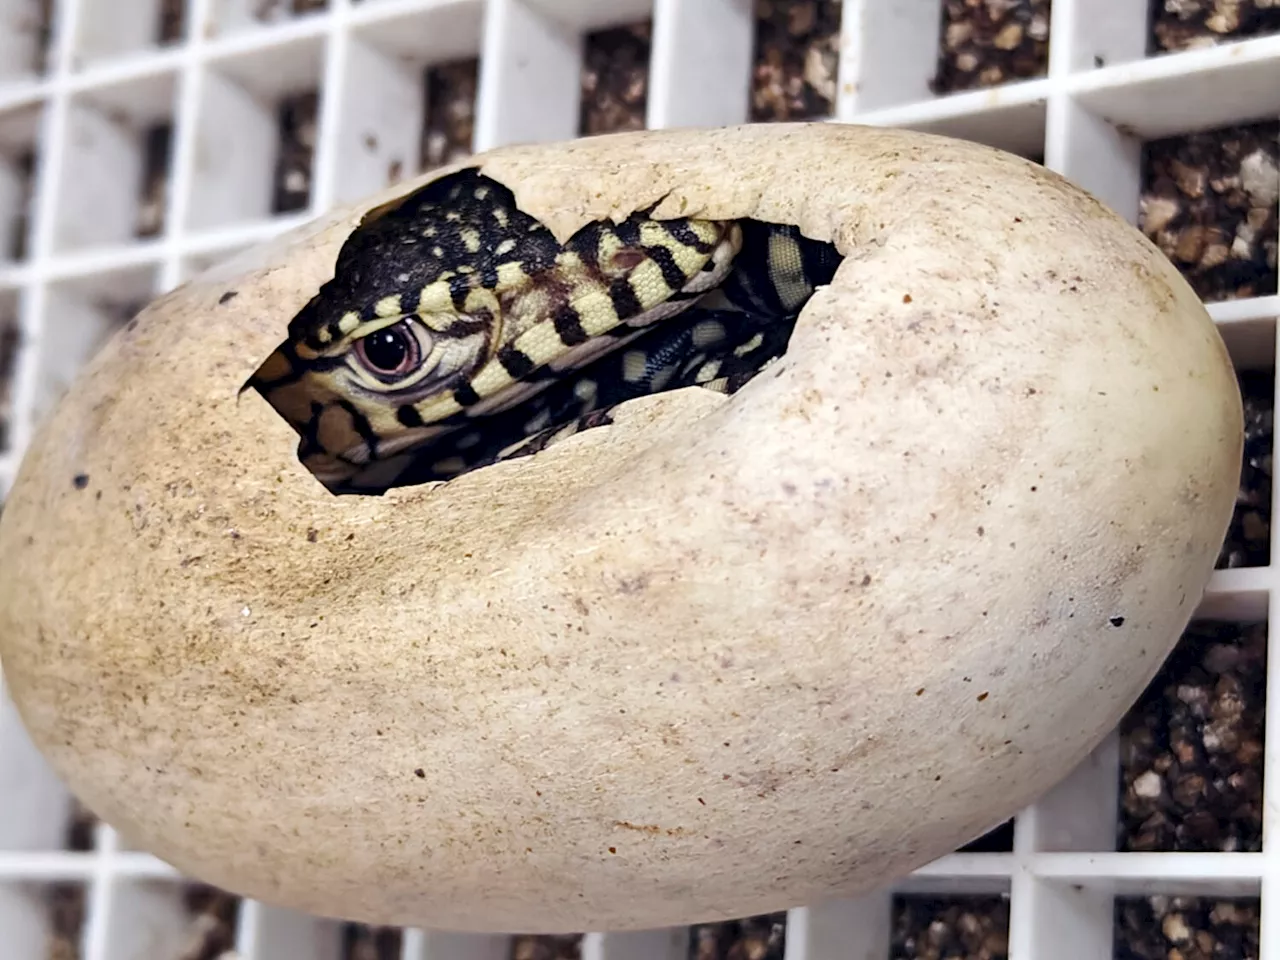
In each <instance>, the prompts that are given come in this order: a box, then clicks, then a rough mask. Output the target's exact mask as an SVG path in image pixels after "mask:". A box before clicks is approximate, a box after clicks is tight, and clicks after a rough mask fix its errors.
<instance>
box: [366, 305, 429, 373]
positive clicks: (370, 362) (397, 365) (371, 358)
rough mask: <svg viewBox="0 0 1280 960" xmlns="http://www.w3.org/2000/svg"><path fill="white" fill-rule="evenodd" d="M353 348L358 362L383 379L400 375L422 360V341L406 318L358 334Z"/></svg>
mask: <svg viewBox="0 0 1280 960" xmlns="http://www.w3.org/2000/svg"><path fill="white" fill-rule="evenodd" d="M354 349H355V355H356V358H357V359H358V360H359V361H360V363H361V365H363V366H364V368H365V369H366V370H368V371H369V372H370V373H371V374H373V375H374V376H375V377H377V378H378V379H379V380H382V381H384V382H390V381H393V380H399V379H402V378H403V377H406V376H408V375H409V374H411V373H413V372H414V371H415V370H417V369H418V367H419V366H420V365H421V364H422V353H423V351H422V345H421V343H419V341H418V338H417V336H415V335H414V332H413V331H412V330H411V329H410V328H409V323H408V321H406V320H401V321H400V322H399V323H397V324H395V325H393V326H390V327H384V328H382V329H381V330H375V331H374V332H373V333H371V334H368V335H367V336H364V337H361V338H360V339H359V340H357V341H356V342H355V345H354Z"/></svg>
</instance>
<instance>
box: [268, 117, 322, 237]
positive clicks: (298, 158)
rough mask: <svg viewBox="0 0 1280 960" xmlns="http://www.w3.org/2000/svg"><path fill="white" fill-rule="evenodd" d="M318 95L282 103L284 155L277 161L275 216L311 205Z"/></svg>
mask: <svg viewBox="0 0 1280 960" xmlns="http://www.w3.org/2000/svg"><path fill="white" fill-rule="evenodd" d="M319 106H320V96H319V94H317V93H303V94H299V95H297V96H293V97H288V98H286V99H284V100H282V101H281V102H280V107H279V118H280V121H279V122H280V153H279V157H278V159H277V160H276V178H275V180H276V182H275V197H274V199H273V202H272V212H273V213H293V212H295V211H297V210H304V209H306V207H307V205H308V204H309V203H310V202H311V159H312V157H313V155H314V154H315V149H316V115H317V111H318V109H319Z"/></svg>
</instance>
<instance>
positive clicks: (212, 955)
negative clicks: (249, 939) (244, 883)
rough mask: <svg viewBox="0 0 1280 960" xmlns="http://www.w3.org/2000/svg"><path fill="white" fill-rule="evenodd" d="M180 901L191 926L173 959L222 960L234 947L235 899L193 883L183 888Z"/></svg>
mask: <svg viewBox="0 0 1280 960" xmlns="http://www.w3.org/2000/svg"><path fill="white" fill-rule="evenodd" d="M183 899H184V900H185V901H186V907H187V913H188V914H189V915H190V918H191V923H190V928H189V930H188V932H187V938H186V942H185V943H183V945H182V947H181V949H180V950H179V951H178V955H177V956H176V957H175V958H174V960H223V958H224V957H225V956H226V954H227V952H228V951H230V950H233V949H234V948H235V945H236V918H237V916H238V915H239V912H240V900H239V898H238V897H235V896H233V895H231V894H229V893H227V892H225V891H223V890H218V889H215V888H214V887H208V886H204V885H202V884H197V885H195V886H191V887H188V888H187V890H186V892H185V895H184V898H183ZM156 960H160V958H156Z"/></svg>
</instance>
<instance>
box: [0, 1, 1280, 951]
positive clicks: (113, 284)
mask: <svg viewBox="0 0 1280 960" xmlns="http://www.w3.org/2000/svg"><path fill="white" fill-rule="evenodd" d="M941 3H942V0H895V2H894V3H892V4H889V3H885V2H884V0H843V4H842V32H841V39H840V44H839V49H840V55H841V56H840V65H839V72H838V77H837V85H836V87H837V92H836V97H835V110H834V116H833V117H832V119H833V120H835V121H837V122H839V121H854V122H861V123H871V124H880V125H888V126H900V127H907V128H912V129H919V130H929V131H935V132H940V133H945V134H950V135H954V136H960V137H964V138H968V139H973V140H978V141H982V142H986V143H990V144H992V145H995V146H1000V147H1003V148H1006V149H1010V150H1013V151H1015V152H1018V153H1022V154H1024V155H1028V156H1037V157H1038V156H1042V157H1043V162H1044V163H1045V165H1046V166H1048V167H1049V168H1051V169H1054V170H1057V171H1059V172H1061V173H1063V174H1065V175H1066V176H1068V177H1070V178H1071V179H1073V180H1075V181H1076V182H1078V183H1080V184H1081V185H1083V186H1084V187H1086V188H1088V189H1090V190H1092V191H1093V192H1095V193H1096V194H1097V195H1098V196H1099V197H1100V198H1101V199H1103V200H1104V201H1105V202H1107V203H1109V204H1111V205H1112V206H1114V207H1115V208H1116V209H1117V210H1119V211H1120V212H1121V213H1122V214H1124V215H1125V216H1127V217H1129V218H1130V219H1131V220H1134V221H1136V220H1137V217H1138V196H1139V185H1140V167H1139V164H1140V157H1141V143H1142V142H1143V141H1146V140H1151V139H1156V138H1160V137H1164V136H1170V135H1175V134H1187V133H1192V132H1196V131H1202V130H1210V129H1216V128H1221V127H1224V126H1227V125H1229V124H1233V123H1238V122H1258V121H1265V120H1274V119H1277V118H1280V35H1274V36H1265V37H1258V38H1251V39H1243V40H1239V41H1235V42H1231V43H1229V44H1226V45H1223V46H1219V47H1213V48H1208V49H1199V50H1190V51H1187V52H1181V53H1172V54H1162V55H1158V56H1153V55H1149V54H1148V51H1147V49H1146V37H1147V17H1148V4H1147V2H1146V0H1056V2H1055V3H1054V4H1053V7H1052V15H1051V24H1050V28H1051V32H1050V56H1049V63H1048V69H1047V72H1046V74H1045V76H1043V77H1040V78H1033V79H1027V80H1022V81H1017V82H1010V83H1006V84H1004V85H1001V86H999V87H996V88H993V89H983V90H974V91H971V92H965V93H954V94H950V95H935V94H934V93H932V92H931V90H930V87H929V78H930V77H931V75H932V74H933V71H934V67H935V58H936V55H937V48H938V32H937V30H936V24H937V23H938V22H939V14H940V9H941ZM296 4H297V0H294V5H295V6H296ZM255 5H256V4H255V2H254V0H187V2H186V5H185V10H184V16H183V22H184V27H185V33H186V40H185V42H180V43H177V44H173V43H170V44H167V45H161V44H159V43H157V42H156V39H155V36H154V24H155V22H156V20H157V18H158V17H159V16H160V12H161V11H160V0H152V2H146V3H138V4H135V5H129V4H126V5H124V8H119V5H116V4H111V5H110V11H109V12H108V9H107V7H108V2H107V0H56V2H54V3H53V5H52V14H53V15H52V25H53V35H52V41H53V42H52V45H51V48H50V51H49V56H48V58H47V69H46V71H45V72H44V73H43V74H42V75H38V76H29V75H26V74H24V73H23V72H22V71H21V70H15V69H14V68H13V65H14V64H17V63H23V62H29V61H31V60H33V59H34V56H35V53H36V51H35V44H36V42H37V41H38V38H39V34H38V30H34V29H30V28H31V25H32V22H33V17H37V16H38V15H39V13H40V6H41V3H40V0H0V36H3V38H4V39H3V41H0V63H3V64H5V66H4V67H3V68H0V214H2V215H3V218H4V219H5V221H6V222H8V221H10V220H12V219H13V218H14V216H16V213H17V210H18V208H19V205H20V203H21V193H22V187H21V184H20V183H19V181H20V179H21V176H20V174H21V170H20V168H19V163H18V158H19V157H20V155H22V153H23V151H24V150H35V151H36V153H37V154H38V162H37V163H36V165H35V169H34V181H35V183H34V200H33V203H32V220H31V227H30V233H29V238H28V249H29V255H28V256H27V257H25V258H24V259H22V260H17V261H15V260H12V259H10V260H8V261H5V260H2V259H0V313H3V314H11V316H10V317H9V319H11V320H13V321H14V322H16V323H17V325H18V327H19V331H20V342H19V346H18V350H17V359H16V363H15V368H14V371H13V379H12V397H11V401H10V407H11V410H10V424H9V430H8V441H9V442H8V448H7V450H6V451H5V452H4V453H3V454H0V492H3V491H4V490H7V487H8V484H9V482H10V480H11V477H12V474H13V470H14V468H15V465H16V463H17V462H18V459H19V458H20V456H21V454H22V451H23V450H24V449H25V447H26V445H27V443H28V441H29V439H30V437H31V433H32V430H33V429H34V427H35V425H36V424H37V423H38V419H39V417H40V416H41V415H42V414H43V413H44V412H45V411H46V410H47V409H48V407H49V405H50V404H51V403H52V402H53V401H54V400H55V399H56V397H57V396H58V395H59V393H60V392H61V390H63V389H65V386H66V384H67V383H69V382H70V379H71V378H72V377H73V376H74V374H75V372H76V371H77V370H78V369H79V367H80V366H81V365H82V364H83V362H84V361H85V360H86V359H87V358H88V356H89V355H91V353H92V352H93V350H95V349H96V347H97V345H98V343H100V342H101V339H102V337H104V336H105V335H107V334H108V333H109V332H110V331H111V330H112V329H113V328H114V326H115V325H116V324H117V323H119V322H121V319H122V318H123V317H126V316H127V313H128V310H129V308H130V306H132V305H136V304H137V303H138V302H139V301H141V300H145V299H146V298H147V297H148V296H149V295H152V294H156V293H160V292H163V291H165V290H168V289H170V288H172V287H173V286H174V285H176V284H177V283H179V282H181V281H182V280H183V279H185V278H186V277H188V276H190V275H191V274H192V273H193V272H195V271H197V270H199V269H202V268H203V267H204V266H207V265H209V264H210V263H211V262H212V261H213V260H216V259H217V258H218V257H219V256H221V255H223V254H224V253H229V252H232V251H234V250H237V249H240V248H243V247H245V246H248V245H250V244H252V243H254V242H257V241H258V240H261V239H264V238H266V237H269V236H272V235H275V234H276V233H278V232H280V231H282V230H285V229H287V228H289V227H291V226H293V225H295V224H297V223H299V222H301V221H303V220H305V219H308V218H309V217H310V216H312V215H315V214H318V213H320V212H322V211H324V210H327V209H329V208H330V207H331V206H332V205H334V204H336V203H341V202H343V201H346V200H351V199H355V198H357V197H359V196H361V195H364V194H366V193H368V192H370V191H372V190H375V189H378V188H380V187H382V186H384V185H385V184H386V183H387V181H388V177H389V176H391V175H392V174H391V171H393V170H394V171H399V172H400V173H401V174H403V175H408V174H411V173H412V172H414V171H415V170H416V169H417V168H418V166H419V164H418V157H417V150H416V143H417V137H418V128H419V127H420V126H421V121H422V115H423V110H424V104H423V94H422V88H421V83H420V82H419V75H420V72H421V70H422V69H423V68H425V67H427V66H429V65H431V64H435V63H443V62H448V61H450V60H455V59H458V58H463V57H478V59H479V64H480V72H479V90H478V95H477V100H476V106H475V110H476V117H475V133H474V140H473V147H474V148H475V149H476V150H483V149H487V148H490V147H493V146H497V145H500V144H503V143H509V142H513V141H529V140H547V139H558V138H564V137H570V136H574V135H575V134H576V133H577V132H578V130H577V104H578V97H579V86H578V85H579V69H580V63H581V58H582V39H583V35H584V33H585V32H587V31H589V30H593V29H598V28H603V27H608V26H613V25H620V24H626V23H630V22H633V21H636V20H639V19H643V18H652V24H653V34H652V54H651V58H650V64H649V67H650V73H649V87H648V95H647V105H646V117H645V120H646V125H647V126H650V127H670V126H682V125H693V124H706V125H712V124H721V123H737V122H743V121H745V120H747V119H748V116H749V85H748V80H749V77H750V74H751V64H752V44H753V20H752V7H751V4H750V3H749V2H748V0H696V2H693V0H609V2H604V0H363V2H355V0H329V2H328V4H327V5H326V6H325V9H322V10H320V11H316V12H307V13H300V14H298V15H296V16H287V15H286V16H283V17H279V18H272V19H270V21H269V22H258V20H257V19H256V18H255V16H254V12H255V11H254V8H255ZM268 6H270V4H268ZM276 6H280V4H278V3H277V4H276ZM285 6H287V4H286V5H285ZM125 8H127V10H126V9H125ZM922 22H926V23H927V24H928V26H927V28H922V27H921V26H920V24H921V23H922ZM307 92H316V93H318V94H319V107H318V115H317V125H318V127H317V132H316V135H315V147H314V155H313V158H312V161H311V166H310V181H309V198H308V200H309V202H308V205H307V208H306V209H305V210H302V211H296V212H293V213H289V214H286V215H273V214H272V195H271V189H272V187H271V185H272V177H273V176H274V175H275V164H276V163H277V160H278V156H277V151H278V147H277V139H278V138H277V126H278V108H279V105H280V103H281V101H282V99H283V98H286V97H288V96H290V95H293V94H297V93H307ZM156 123H169V124H171V125H172V134H171V139H170V141H169V143H170V146H169V151H168V155H167V164H168V178H167V190H168V198H167V204H166V210H165V217H164V223H163V226H162V228H161V230H160V233H159V234H158V235H157V236H155V237H153V238H151V239H138V238H136V237H135V236H134V235H133V232H134V227H135V224H136V221H137V215H138V205H139V202H140V201H139V197H138V195H137V193H136V191H135V189H134V188H135V186H136V185H137V184H138V182H139V180H140V178H141V170H142V166H143V164H144V161H145V142H144V141H145V132H146V130H147V129H149V128H150V127H152V126H154V125H155V124H156ZM227 130H235V131H236V136H235V137H227V136H226V135H225V131H227ZM370 144H376V147H371V146H370ZM1210 312H1211V314H1212V315H1213V316H1214V319H1215V320H1216V321H1217V322H1218V323H1219V325H1220V328H1221V330H1222V332H1223V334H1224V337H1225V338H1226V339H1227V341H1228V345H1229V347H1230V349H1231V352H1232V355H1233V358H1234V359H1235V361H1236V363H1237V365H1238V366H1239V367H1241V368H1251V367H1263V368H1267V369H1271V370H1273V369H1274V364H1275V355H1276V335H1277V322H1276V321H1277V317H1280V296H1278V295H1275V294H1269V295H1266V296H1260V297H1255V298H1251V299H1245V300H1234V301H1227V302H1222V303H1212V304H1211V305H1210ZM5 319H6V317H5V316H0V321H3V320H5ZM1270 536H1271V537H1272V550H1273V554H1272V555H1273V556H1274V547H1275V533H1274V531H1272V533H1271V534H1270ZM1275 586H1276V583H1275V575H1274V574H1273V568H1272V567H1270V566H1267V567H1252V568H1237V569H1228V570H1220V571H1218V572H1217V573H1216V574H1215V575H1214V578H1213V580H1212V582H1211V585H1210V589H1209V592H1208V594H1207V596H1206V598H1205V601H1204V603H1203V605H1202V607H1201V611H1200V614H1201V615H1202V616H1205V617H1212V618H1219V619H1225V620H1232V621H1252V620H1267V621H1268V622H1271V621H1272V620H1273V619H1274V618H1273V616H1272V615H1273V613H1274V604H1275V603H1276V595H1277V591H1276V590H1275ZM1276 644H1277V641H1276V640H1275V639H1271V638H1269V639H1268V650H1269V652H1270V653H1271V654H1272V655H1273V657H1274V655H1275V654H1276V652H1277V650H1278V649H1280V648H1278V647H1277V645H1276ZM1278 659H1280V658H1278ZM1273 662H1276V661H1273ZM1277 684H1280V671H1271V672H1270V673H1269V674H1268V680H1267V690H1266V693H1267V700H1268V701H1269V702H1276V700H1275V697H1276V696H1280V687H1278V686H1277ZM5 708H6V711H7V712H5V713H3V714H2V715H0V824H2V825H4V826H0V937H2V938H3V944H4V953H5V955H6V956H12V957H14V958H15V960H28V958H31V960H35V958H38V957H41V956H43V953H42V951H43V949H44V947H43V942H44V938H45V935H46V933H47V931H46V930H45V929H44V926H43V921H42V920H41V919H40V918H41V915H42V914H41V912H40V910H39V909H33V904H35V903H36V902H37V899H38V891H39V888H41V887H44V886H48V885H50V884H54V883H62V882H70V883H75V884H81V885H83V886H84V888H85V890H86V891H87V907H86V916H87V922H86V924H85V926H84V929H83V936H82V944H81V946H82V952H81V956H82V957H83V958H84V960H134V958H135V957H136V958H141V957H144V956H145V957H163V956H169V955H175V956H176V953H175V951H176V950H177V949H178V945H179V944H180V943H181V941H182V938H183V935H184V925H183V923H182V914H183V907H182V905H181V903H180V898H179V897H178V896H177V893H176V891H177V890H178V887H179V884H178V881H180V880H182V878H180V877H178V876H177V874H176V873H175V872H174V871H173V870H172V869H171V868H169V867H168V866H167V865H165V864H163V863H161V862H159V861H157V860H156V859H155V858H153V857H150V856H148V855H146V854H142V853H137V852H132V851H128V850H124V849H122V848H121V845H120V843H119V838H118V837H117V836H116V835H115V834H114V832H113V831H111V830H110V829H109V828H107V827H99V829H98V832H97V843H96V845H95V849H94V850H93V851H92V852H88V853H75V852H68V851H64V850H61V849H60V847H61V846H62V840H61V836H60V831H61V830H62V829H63V826H64V823H65V820H66V816H67V814H68V811H69V802H68V798H67V797H66V794H65V791H64V789H63V788H62V786H61V785H60V783H59V782H58V781H57V779H56V778H55V777H54V776H53V775H52V774H51V773H50V772H49V771H48V770H47V768H46V767H44V765H43V762H42V761H41V760H40V758H39V757H38V756H37V755H36V754H35V753H34V751H33V750H32V748H31V747H30V744H29V743H28V742H27V741H26V738H25V734H23V733H22V731H21V729H20V725H19V724H18V722H17V718H16V715H14V714H13V712H12V709H11V707H9V706H8V705H7V703H6V704H5ZM1118 764H1119V751H1118V741H1117V738H1116V737H1115V736H1113V737H1111V738H1110V739H1109V740H1108V741H1107V743H1106V744H1104V745H1103V746H1102V747H1101V748H1100V749H1099V750H1098V751H1096V752H1095V754H1094V755H1093V756H1092V757H1090V758H1089V760H1087V761H1086V762H1085V763H1084V764H1082V765H1081V766H1080V768H1078V769H1077V770H1076V771H1075V772H1073V773H1072V774H1071V775H1070V776H1068V777H1067V778H1066V779H1065V780H1064V781H1063V782H1062V784H1061V785H1060V786H1059V787H1058V788H1057V789H1056V790H1054V791H1053V792H1052V793H1051V794H1049V795H1048V796H1046V797H1044V798H1043V799H1042V800H1041V801H1040V802H1038V803H1037V804H1035V805H1034V806H1033V807H1031V808H1029V809H1027V810H1025V811H1023V812H1022V813H1021V814H1019V815H1018V817H1017V818H1016V820H1015V825H1014V840H1013V850H1012V852H1008V853H956V854H953V855H951V856H948V857H944V858H942V859H941V860H939V861H937V862H935V863H933V864H930V865H928V866H927V867H925V868H923V869H922V870H920V871H917V873H916V874H914V875H912V876H911V877H909V878H906V879H905V880H904V881H902V882H901V883H899V884H895V885H894V887H893V888H892V889H891V890H884V891H881V892H878V893H875V894H871V895H868V896H866V897H862V898H859V899H857V900H851V901H833V902H830V903H825V904H820V905H814V906H811V907H802V908H797V909H794V910H792V911H790V913H789V916H788V924H787V940H786V957H787V960H819V958H827V957H848V956H857V957H863V956H866V957H887V956H888V951H889V940H890V935H891V931H890V924H889V918H890V910H889V900H890V897H891V896H892V895H893V894H894V893H895V892H897V893H901V892H917V893H944V894H980V893H998V894H1007V895H1008V896H1009V897H1010V905H1011V912H1010V926H1009V956H1010V957H1011V958H1013V960H1068V958H1071V960H1105V958H1109V957H1110V956H1111V952H1112V911H1113V901H1114V898H1115V897H1116V896H1119V895H1127V894H1143V893H1164V894H1174V893H1184V894H1188V895H1211V896H1223V897H1226V896H1251V897H1257V896H1260V897H1261V898H1262V899H1261V903H1262V912H1263V914H1264V916H1265V915H1266V914H1271V913H1274V910H1275V908H1278V907H1280V852H1277V850H1278V849H1280V848H1277V846H1276V844H1274V843H1265V842H1264V845H1263V852H1260V853H1253V852H1248V853H1239V852H1233V853H1118V852H1115V822H1116V816H1117V804H1118V797H1117V791H1118V785H1117V776H1116V771H1117V767H1118ZM1278 777H1280V738H1274V739H1272V738H1269V739H1268V740H1267V742H1266V745H1265V752H1264V780H1263V783H1264V791H1266V789H1267V785H1268V784H1274V783H1276V782H1278V781H1277V778H1278ZM1277 789H1280V787H1276V786H1271V788H1270V792H1269V793H1264V803H1263V833H1264V839H1265V838H1269V837H1272V836H1273V835H1275V832H1276V828H1277V823H1276V820H1277V817H1278V816H1280V805H1278V804H1276V803H1275V802H1274V800H1272V799H1271V797H1273V796H1274V794H1275V791H1276V790H1277ZM338 929H339V925H338V924H336V923H335V922H334V921H330V920H324V919H319V918H313V917H307V916H303V915H300V914H295V913H293V912H291V911H285V910H279V909H276V908H273V907H269V906H266V905H263V904H258V903H255V902H252V901H245V902H244V903H242V904H241V906H240V909H239V913H238V919H237V932H236V941H235V947H236V950H237V952H238V954H239V956H240V957H242V958H244V960H268V958H270V960H294V958H297V960H304V958H306V960H312V958H315V960H329V958H333V960H338V955H339V953H338V949H339V948H338V943H339V937H338ZM688 949H689V931H687V930H675V931H648V932H643V933H628V934H588V935H586V937H585V938H584V940H583V942H582V945H581V956H582V960H631V958H635V960H640V958H653V960H660V958H664V957H665V958H670V960H675V958H677V957H683V956H685V955H686V954H687V953H688ZM508 951H509V941H508V938H505V937H480V936H470V935H460V934H445V933H437V932H429V931H418V930H411V931H406V933H405V936H404V937H403V938H402V951H401V952H402V956H403V957H404V960H428V958H429V960H499V958H500V957H505V956H506V955H507V952H508ZM1261 957H1262V960H1280V925H1276V924H1274V923H1271V924H1268V923H1267V922H1266V921H1265V920H1264V922H1263V924H1262V929H1261Z"/></svg>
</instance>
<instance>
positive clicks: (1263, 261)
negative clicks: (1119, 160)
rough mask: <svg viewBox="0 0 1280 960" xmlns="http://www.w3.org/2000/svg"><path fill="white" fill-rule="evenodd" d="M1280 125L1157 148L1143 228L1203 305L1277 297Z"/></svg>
mask: <svg viewBox="0 0 1280 960" xmlns="http://www.w3.org/2000/svg"><path fill="white" fill-rule="evenodd" d="M1277 199H1280V121H1268V122H1266V123H1255V124H1249V125H1243V126H1231V127H1223V128H1221V129H1218V130H1211V131H1207V132H1203V133H1193V134H1188V135H1185V136H1178V137H1170V138H1168V139H1164V140H1153V141H1151V142H1149V143H1147V144H1146V146H1145V148H1144V149H1143V158H1142V196H1141V207H1140V214H1139V220H1138V225H1139V226H1140V227H1141V228H1142V230H1143V232H1144V233H1146V235H1147V236H1148V237H1150V238H1151V239H1152V240H1154V241H1155V243H1156V244H1157V245H1158V246H1159V247H1160V249H1161V250H1162V251H1164V254H1165V256H1167V257H1169V259H1170V260H1172V261H1173V262H1174V263H1175V264H1176V265H1177V267H1178V269H1179V270H1181V271H1182V274H1183V276H1185V277H1186V278H1187V280H1188V281H1189V282H1190V283H1191V285H1192V286H1193V287H1194V288H1195V290H1196V293H1198V294H1199V295H1200V297H1201V298H1202V299H1203V300H1206V301H1214V300H1234V299H1238V298H1241V297H1260V296H1266V295H1268V294H1273V293H1275V292H1276V253H1277V237H1280V224H1278V223H1277V215H1276V209H1277Z"/></svg>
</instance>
